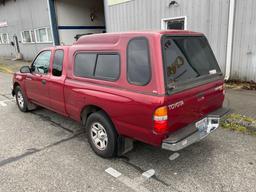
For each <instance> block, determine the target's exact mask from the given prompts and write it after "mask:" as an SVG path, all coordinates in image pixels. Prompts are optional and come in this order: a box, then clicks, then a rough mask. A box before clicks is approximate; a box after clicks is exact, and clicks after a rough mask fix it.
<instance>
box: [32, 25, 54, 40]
mask: <svg viewBox="0 0 256 192" xmlns="http://www.w3.org/2000/svg"><path fill="white" fill-rule="evenodd" d="M48 28H49V29H50V31H51V28H50V27H40V28H36V29H34V33H35V41H36V43H40V44H44V43H53V37H52V38H51V39H52V40H51V41H49V33H48V30H47V29H48ZM41 29H44V30H45V31H46V37H47V41H44V42H41V41H39V40H38V38H37V31H39V30H41ZM51 33H52V31H51ZM51 35H52V34H51Z"/></svg>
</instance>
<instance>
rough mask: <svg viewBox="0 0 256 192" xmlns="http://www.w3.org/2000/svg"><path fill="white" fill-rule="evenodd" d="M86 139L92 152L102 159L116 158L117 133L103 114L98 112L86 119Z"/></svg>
mask: <svg viewBox="0 0 256 192" xmlns="http://www.w3.org/2000/svg"><path fill="white" fill-rule="evenodd" d="M86 128H87V137H88V141H89V143H90V145H91V147H92V149H93V151H94V152H95V153H96V154H97V155H99V156H101V157H103V158H110V157H114V156H116V148H117V133H116V130H115V128H114V125H113V123H112V122H111V121H110V119H109V118H108V117H107V115H105V113H104V112H102V111H98V112H95V113H93V114H91V115H90V116H89V117H88V120H87V123H86Z"/></svg>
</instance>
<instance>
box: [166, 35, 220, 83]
mask: <svg viewBox="0 0 256 192" xmlns="http://www.w3.org/2000/svg"><path fill="white" fill-rule="evenodd" d="M162 46H163V54H164V55H163V56H164V66H165V71H166V80H167V82H166V83H167V84H168V85H169V84H175V83H182V82H186V81H190V80H195V79H197V78H199V77H202V76H208V75H214V74H217V73H221V71H220V68H219V66H218V63H217V61H216V59H215V56H214V54H213V52H212V50H211V48H210V45H209V43H208V41H207V39H206V38H205V37H204V36H182V37H168V36H166V37H164V39H163V44H162Z"/></svg>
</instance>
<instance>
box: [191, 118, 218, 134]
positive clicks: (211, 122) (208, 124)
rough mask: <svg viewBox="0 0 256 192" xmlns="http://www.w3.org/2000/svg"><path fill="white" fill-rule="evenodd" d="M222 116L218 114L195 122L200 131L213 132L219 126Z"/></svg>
mask: <svg viewBox="0 0 256 192" xmlns="http://www.w3.org/2000/svg"><path fill="white" fill-rule="evenodd" d="M219 124H220V118H219V117H217V116H209V117H205V118H203V119H201V120H200V121H198V122H196V123H195V126H196V128H197V129H198V131H199V132H206V133H211V132H212V131H214V130H215V129H217V128H218V127H219Z"/></svg>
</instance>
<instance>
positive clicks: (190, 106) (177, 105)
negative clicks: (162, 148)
mask: <svg viewBox="0 0 256 192" xmlns="http://www.w3.org/2000/svg"><path fill="white" fill-rule="evenodd" d="M223 101H224V90H223V81H222V80H219V81H215V82H211V83H208V84H205V85H201V86H198V87H195V88H192V89H188V90H186V91H182V92H180V93H175V94H172V95H169V96H167V97H166V100H165V104H166V105H167V106H168V124H169V131H170V132H172V131H176V130H177V129H180V128H183V127H185V126H186V125H188V124H190V123H193V122H196V121H198V120H200V119H201V118H203V117H204V116H206V115H207V114H209V113H210V112H212V111H215V110H216V109H218V108H220V107H222V104H223Z"/></svg>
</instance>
